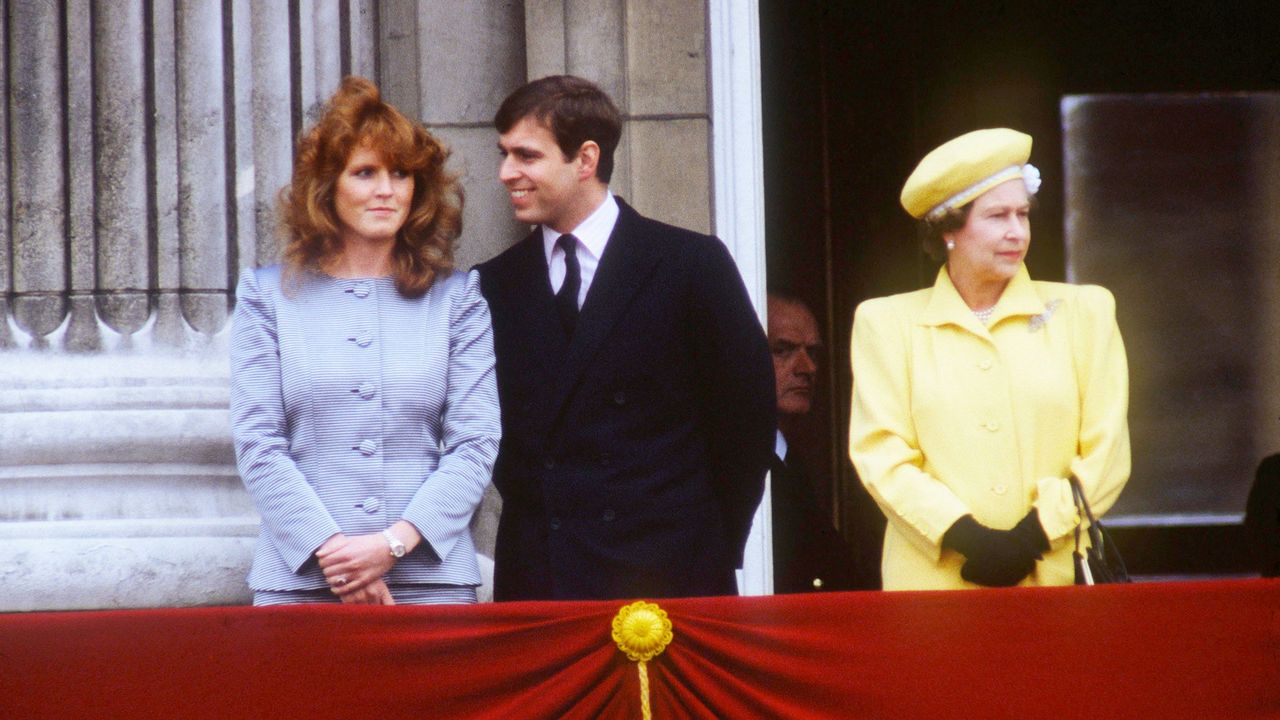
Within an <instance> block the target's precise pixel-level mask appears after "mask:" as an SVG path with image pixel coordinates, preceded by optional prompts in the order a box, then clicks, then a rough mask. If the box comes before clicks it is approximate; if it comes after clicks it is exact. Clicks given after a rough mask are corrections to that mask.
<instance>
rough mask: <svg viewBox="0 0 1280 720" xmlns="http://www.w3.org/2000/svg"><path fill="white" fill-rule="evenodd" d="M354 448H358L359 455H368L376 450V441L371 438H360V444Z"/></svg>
mask: <svg viewBox="0 0 1280 720" xmlns="http://www.w3.org/2000/svg"><path fill="white" fill-rule="evenodd" d="M355 449H356V450H359V451H360V454H361V455H364V456H365V457H368V456H370V455H372V454H374V453H376V452H378V443H376V442H374V441H372V440H361V441H360V444H359V445H357V446H356V447H355Z"/></svg>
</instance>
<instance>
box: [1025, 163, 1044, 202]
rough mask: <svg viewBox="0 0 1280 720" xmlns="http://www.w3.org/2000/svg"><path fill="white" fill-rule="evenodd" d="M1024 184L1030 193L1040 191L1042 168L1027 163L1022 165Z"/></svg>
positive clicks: (1033, 193)
mask: <svg viewBox="0 0 1280 720" xmlns="http://www.w3.org/2000/svg"><path fill="white" fill-rule="evenodd" d="M1022 184H1023V185H1025V186H1026V187H1027V194H1028V195H1035V194H1036V193H1037V192H1039V191H1040V168H1038V167H1036V166H1035V165H1032V164H1031V163H1027V164H1026V165H1023V166H1022Z"/></svg>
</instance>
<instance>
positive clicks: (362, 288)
mask: <svg viewBox="0 0 1280 720" xmlns="http://www.w3.org/2000/svg"><path fill="white" fill-rule="evenodd" d="M351 293H352V294H353V295H355V296H356V297H358V298H361V299H364V298H367V297H369V286H368V285H357V286H356V287H355V289H354V290H352V291H351Z"/></svg>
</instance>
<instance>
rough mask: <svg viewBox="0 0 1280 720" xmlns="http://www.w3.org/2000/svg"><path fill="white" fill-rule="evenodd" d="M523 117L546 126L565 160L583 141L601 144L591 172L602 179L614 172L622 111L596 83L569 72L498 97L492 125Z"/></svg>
mask: <svg viewBox="0 0 1280 720" xmlns="http://www.w3.org/2000/svg"><path fill="white" fill-rule="evenodd" d="M527 117H532V118H534V119H536V120H537V121H538V122H540V123H542V124H543V125H545V126H546V128H547V129H548V130H550V131H551V134H552V135H554V136H555V138H556V144H557V145H559V146H560V152H561V153H563V154H564V157H565V159H566V160H568V159H570V158H572V157H573V156H574V155H576V154H577V153H578V150H579V148H581V147H582V144H583V143H585V142H587V141H588V140H593V141H595V143H596V144H597V145H599V146H600V161H599V162H598V163H597V165H596V177H598V178H600V180H601V182H604V183H608V182H609V179H610V178H611V177H613V152H614V151H615V150H617V149H618V140H620V139H621V138H622V116H621V115H619V114H618V108H617V107H615V106H614V104H613V101H612V100H610V99H609V96H608V95H607V94H605V92H604V91H603V90H601V89H600V88H599V87H598V86H596V84H595V83H593V82H591V81H589V80H584V79H582V78H580V77H577V76H574V75H551V76H549V77H544V78H541V79H539V80H534V81H533V82H530V83H527V84H526V85H524V86H523V87H520V88H519V89H517V90H516V91H515V92H513V93H511V94H510V95H508V96H507V99H506V100H503V101H502V106H501V107H499V108H498V112H497V114H496V115H494V116H493V126H494V127H495V128H497V130H498V132H499V133H505V132H507V131H509V130H510V129H511V128H513V127H515V126H516V123H518V122H520V121H521V120H523V119H524V118H527Z"/></svg>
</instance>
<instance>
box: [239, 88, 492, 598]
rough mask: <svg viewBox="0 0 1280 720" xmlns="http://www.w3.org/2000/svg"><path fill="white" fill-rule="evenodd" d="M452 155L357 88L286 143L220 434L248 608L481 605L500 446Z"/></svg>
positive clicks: (246, 285) (487, 348)
mask: <svg viewBox="0 0 1280 720" xmlns="http://www.w3.org/2000/svg"><path fill="white" fill-rule="evenodd" d="M448 154H449V153H448V151H447V150H446V149H445V148H444V147H443V146H442V145H441V144H440V143H439V142H438V141H437V140H436V139H435V138H434V137H432V135H431V134H430V133H429V132H427V130H426V129H425V128H423V127H422V126H421V125H420V124H418V123H415V122H413V121H411V120H409V119H408V118H406V117H405V116H404V115H403V114H401V113H400V112H399V111H398V110H396V109H395V108H393V107H391V106H390V105H388V104H386V103H384V102H383V101H382V98H381V96H380V94H379V92H378V89H377V87H376V86H375V85H374V84H373V83H371V82H369V81H368V80H365V79H363V78H355V77H349V78H346V79H345V80H343V82H342V85H341V87H340V88H339V89H338V91H337V93H335V94H334V96H333V97H332V98H331V100H330V102H329V104H328V106H327V109H326V111H325V113H324V115H323V116H322V117H321V118H320V120H319V122H317V123H316V125H315V126H314V127H312V128H310V129H309V130H308V131H307V132H306V133H305V134H304V135H303V136H302V138H301V140H300V141H299V142H298V147H297V153H296V156H295V159H294V171H293V179H292V182H291V183H290V184H289V185H288V186H287V187H286V188H284V189H283V190H282V191H281V193H280V210H281V218H282V228H283V234H284V235H285V238H286V246H285V249H284V259H285V261H284V263H283V265H277V266H271V267H266V268H259V269H256V270H245V271H244V272H243V273H242V275H241V278H240V285H239V288H238V289H237V291H236V292H237V305H236V310H235V315H234V319H233V325H232V337H231V422H232V434H233V436H234V439H235V447H236V458H237V463H238V466H239V470H240V474H241V477H242V478H243V479H244V483H245V486H246V487H247V488H248V490H249V493H250V495H252V497H253V499H254V503H255V505H256V506H257V509H258V511H259V513H261V515H262V529H261V534H260V536H259V540H258V545H257V549H256V551H255V553H254V559H253V567H252V569H251V570H250V572H249V578H248V579H249V586H250V588H252V589H253V591H254V604H255V605H271V604H281V603H300V602H337V601H339V600H340V601H342V602H347V603H366V604H394V603H397V602H399V603H406V602H408V603H431V602H475V600H476V595H475V587H476V586H477V585H479V584H480V582H481V578H480V573H479V569H478V567H477V564H476V554H475V546H474V544H473V542H472V538H471V534H470V530H469V524H470V520H471V516H472V514H473V513H474V511H475V509H476V507H477V505H478V504H479V502H480V499H481V497H482V495H483V493H484V489H485V487H486V486H487V485H488V483H489V480H490V477H491V471H492V468H493V460H494V457H495V456H496V454H497V450H498V439H499V434H500V430H499V427H500V426H499V419H498V402H497V391H496V387H495V380H494V358H493V340H492V329H491V327H490V323H489V310H488V306H487V305H486V304H485V301H484V299H483V298H482V297H481V296H480V291H479V283H478V279H477V275H476V274H475V273H474V272H472V273H465V274H464V273H461V272H457V271H455V270H454V269H453V247H454V243H455V242H456V240H457V237H458V235H459V233H460V231H461V203H462V193H461V189H460V188H459V186H458V185H457V181H456V179H455V178H454V177H453V176H452V175H451V174H449V173H448V172H447V171H446V170H445V161H446V159H447V158H448Z"/></svg>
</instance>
